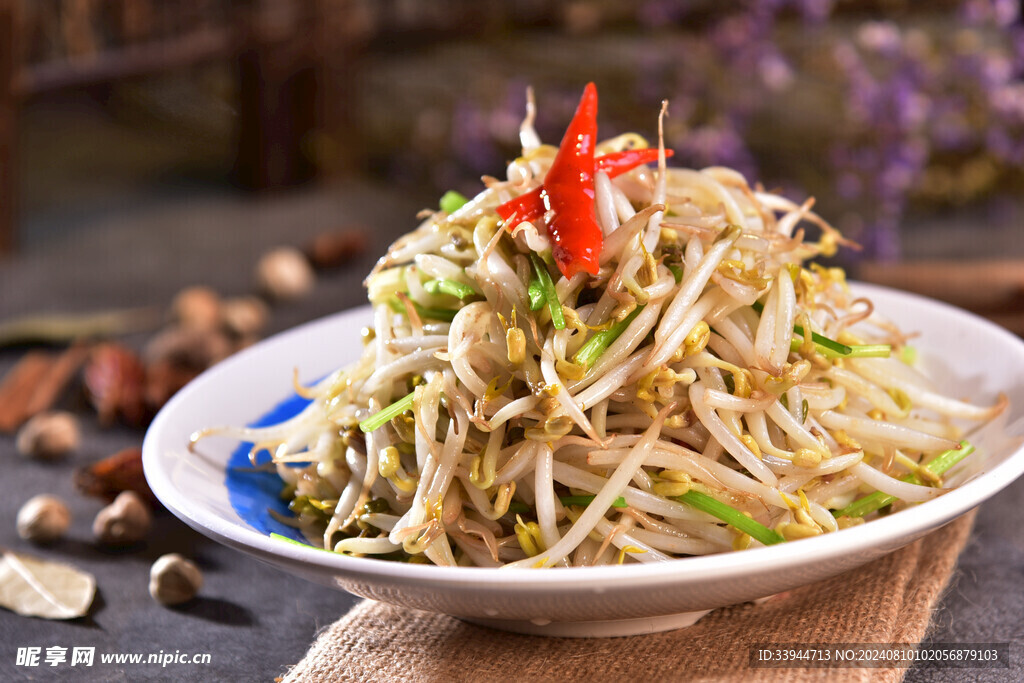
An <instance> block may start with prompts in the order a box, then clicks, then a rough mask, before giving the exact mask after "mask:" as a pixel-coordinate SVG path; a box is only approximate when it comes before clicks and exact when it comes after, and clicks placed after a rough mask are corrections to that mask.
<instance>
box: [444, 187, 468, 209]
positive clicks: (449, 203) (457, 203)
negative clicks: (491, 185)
mask: <svg viewBox="0 0 1024 683" xmlns="http://www.w3.org/2000/svg"><path fill="white" fill-rule="evenodd" d="M468 201H469V200H468V199H466V197H465V196H463V195H462V194H460V193H458V192H456V191H455V190H448V191H447V192H445V193H444V196H442V197H441V210H442V211H444V212H445V213H455V212H456V211H458V210H459V209H461V208H462V207H463V206H465V205H466V202H468Z"/></svg>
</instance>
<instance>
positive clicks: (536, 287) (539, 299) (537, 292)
mask: <svg viewBox="0 0 1024 683" xmlns="http://www.w3.org/2000/svg"><path fill="white" fill-rule="evenodd" d="M526 291H527V292H528V293H529V295H530V310H531V311H539V310H540V309H542V308H543V307H544V301H545V299H544V288H543V287H541V286H540V280H538V279H536V278H534V279H532V280H530V287H529V288H528V289H527V290H526Z"/></svg>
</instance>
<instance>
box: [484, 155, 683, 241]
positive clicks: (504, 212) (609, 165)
mask: <svg viewBox="0 0 1024 683" xmlns="http://www.w3.org/2000/svg"><path fill="white" fill-rule="evenodd" d="M672 154H673V151H672V150H671V149H666V150H665V156H666V157H670V156H672ZM657 160H658V150H657V148H653V147H645V148H644V149H626V150H623V151H621V152H609V153H608V154H604V155H602V156H599V157H597V158H596V159H594V163H595V165H596V166H597V170H598V171H604V172H605V173H607V174H608V177H609V178H615V177H617V176H620V175H622V174H623V173H625V172H626V171H631V170H633V169H634V168H636V167H637V166H640V165H642V164H650V163H653V162H655V161H657ZM543 190H544V186H543V185H542V186H540V187H537V188H534V189H533V190H530V191H529V192H526V193H524V194H521V195H519V196H518V197H516V198H515V199H510V200H509V201H507V202H505V203H504V204H502V205H500V206H499V207H498V208H497V212H498V215H499V216H501V219H502V220H504V221H508V220H509V219H510V218H512V217H513V216H515V217H516V223H515V225H519V224H520V223H522V222H524V221H534V220H536V219H538V218H540V217H541V216H543V215H544V212H545V211H546V209H545V208H544V199H543V198H542V197H541V192H542V191H543ZM515 225H508V226H506V227H507V228H508V229H509V230H511V229H512V228H514V227H515Z"/></svg>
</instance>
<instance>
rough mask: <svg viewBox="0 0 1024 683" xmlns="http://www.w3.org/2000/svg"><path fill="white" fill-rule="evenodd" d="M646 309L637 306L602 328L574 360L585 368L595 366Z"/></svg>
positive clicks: (578, 352)
mask: <svg viewBox="0 0 1024 683" xmlns="http://www.w3.org/2000/svg"><path fill="white" fill-rule="evenodd" d="M642 310H644V307H643V306H637V307H636V308H634V309H633V312H632V313H630V314H629V315H627V316H626V317H625V318H623V319H622V320H620V321H619V322H617V323H615V324H614V325H612V326H611V327H610V328H608V329H607V330H601V331H600V332H597V333H595V334H594V336H592V337H591V338H590V339H588V340H587V343H586V344H584V345H583V346H581V347H580V350H579V351H577V352H576V354H575V355H574V356H573V357H572V362H573V363H575V364H576V365H579V366H581V367H584V368H588V369H589V368H592V367H594V363H595V362H596V361H597V359H598V358H600V357H601V354H602V353H604V352H605V351H606V350H607V349H608V347H609V346H611V345H612V343H613V342H614V341H615V340H616V339H618V338H619V336H620V335H621V334H622V333H623V332H625V331H626V328H627V327H629V324H630V323H631V322H633V320H635V319H636V317H637V316H638V315H640V311H642Z"/></svg>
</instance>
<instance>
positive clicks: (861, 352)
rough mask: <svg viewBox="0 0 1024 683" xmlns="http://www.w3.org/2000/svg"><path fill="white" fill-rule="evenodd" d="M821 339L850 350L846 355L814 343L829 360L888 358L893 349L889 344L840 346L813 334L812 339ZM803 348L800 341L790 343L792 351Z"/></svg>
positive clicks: (826, 338) (819, 351) (827, 346)
mask: <svg viewBox="0 0 1024 683" xmlns="http://www.w3.org/2000/svg"><path fill="white" fill-rule="evenodd" d="M815 338H821V339H824V340H825V341H827V342H831V344H836V345H837V346H843V347H844V348H847V349H849V351H847V352H846V353H843V352H840V351H836V350H835V349H833V348H832V346H831V345H826V344H821V343H819V342H815V343H814V347H815V350H816V351H817V352H818V353H820V354H821V355H823V356H825V358H828V359H830V360H831V359H834V358H888V357H889V353H890V351H892V347H890V346H889V345H888V344H861V345H856V346H846V345H845V344H839V343H838V342H834V341H832V340H831V339H829V338H828V337H822V336H821V335H819V334H814V333H812V339H815ZM802 347H803V343H802V342H801V341H800V340H799V339H792V340H790V342H789V350H790V351H794V352H795V351H799V350H800V349H801V348H802Z"/></svg>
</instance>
